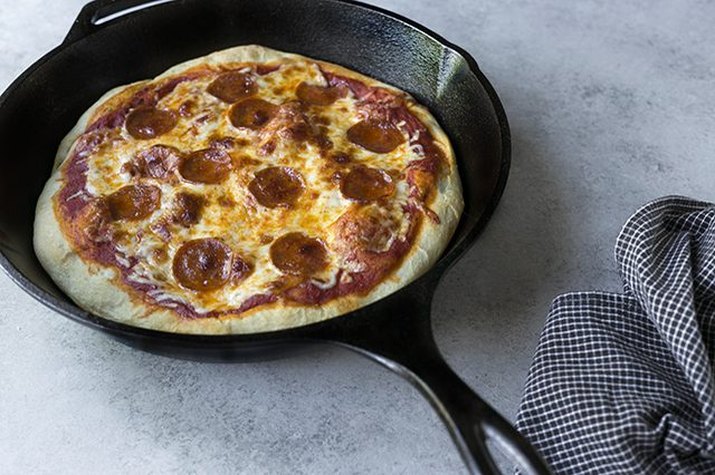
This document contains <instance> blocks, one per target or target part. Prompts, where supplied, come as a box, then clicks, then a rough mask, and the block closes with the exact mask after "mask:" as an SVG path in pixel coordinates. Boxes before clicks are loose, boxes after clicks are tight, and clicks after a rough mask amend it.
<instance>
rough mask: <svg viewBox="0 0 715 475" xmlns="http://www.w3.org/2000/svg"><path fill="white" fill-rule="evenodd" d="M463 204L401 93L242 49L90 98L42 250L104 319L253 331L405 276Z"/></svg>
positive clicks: (344, 72) (418, 111)
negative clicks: (97, 98) (95, 99)
mask: <svg viewBox="0 0 715 475" xmlns="http://www.w3.org/2000/svg"><path fill="white" fill-rule="evenodd" d="M462 208H463V201H462V193H461V185H460V181H459V175H458V171H457V166H456V163H455V158H454V153H453V151H452V148H451V146H450V143H449V140H448V139H447V136H446V135H445V133H444V132H443V131H442V129H441V128H440V126H439V125H438V124H437V122H436V120H435V119H434V118H433V117H432V115H431V114H430V113H429V112H428V111H427V109H426V108H425V107H423V106H421V105H419V104H418V103H417V102H416V101H415V100H414V99H413V98H412V97H411V96H409V95H408V94H406V93H405V92H402V91H400V90H399V89H396V88H394V87H391V86H388V85H386V84H383V83H380V82H378V81H376V80H375V79H372V78H369V77H366V76H364V75H361V74H359V73H357V72H354V71H352V70H349V69H346V68H343V67H340V66H337V65H335V64H331V63H327V62H323V61H319V60H314V59H310V58H306V57H303V56H299V55H295V54H290V53H284V52H279V51H275V50H271V49H268V48H265V47H262V46H257V45H250V46H239V47H235V48H231V49H227V50H223V51H219V52H216V53H213V54H210V55H208V56H204V57H202V58H198V59H195V60H192V61H189V62H186V63H183V64H180V65H178V66H175V67H173V68H171V69H169V70H168V71H167V72H165V73H163V74H162V75H160V76H158V77H157V78H155V79H153V80H147V81H142V82H138V83H135V84H131V85H127V86H122V87H119V88H117V89H114V90H112V91H110V92H109V93H107V94H106V95H105V96H104V97H102V98H101V99H99V101H98V102H97V103H96V104H95V105H93V106H92V107H91V108H90V109H89V110H88V111H87V112H86V113H85V114H84V115H83V116H82V117H81V118H80V120H79V122H78V124H77V125H76V127H75V128H74V129H73V130H72V131H71V132H70V133H69V135H68V136H67V137H66V138H65V139H64V140H63V142H62V143H61V145H60V147H59V151H58V153H57V158H56V161H55V166H54V170H53V173H52V175H51V177H50V179H49V180H48V182H47V184H46V185H45V188H44V190H43V192H42V194H41V196H40V198H39V201H38V204H37V212H36V218H35V230H34V246H35V251H36V254H37V256H38V258H39V260H40V262H41V263H42V265H43V267H44V268H45V269H46V271H47V272H48V274H49V275H50V276H51V277H52V279H53V280H54V281H55V282H56V283H57V285H58V286H59V287H60V288H61V289H62V290H63V291H64V292H65V293H66V294H67V295H68V296H69V297H70V298H72V299H73V300H74V301H75V302H76V303H77V304H78V305H79V306H80V307H82V308H84V309H85V310H87V311H89V312H91V313H94V314H96V315H98V316H101V317H105V318H108V319H111V320H115V321H119V322H122V323H127V324H130V325H134V326H139V327H144V328H151V329H156V330H162V331H170V332H179V333H194V334H196V333H198V334H231V333H255V332H263V331H272V330H279V329H283V328H290V327H296V326H301V325H306V324H309V323H313V322H317V321H320V320H324V319H327V318H331V317H335V316H338V315H341V314H344V313H346V312H349V311H351V310H354V309H356V308H358V307H361V306H364V305H367V304H369V303H370V302H373V301H375V300H377V299H379V298H381V297H384V296H385V295H388V294H390V293H392V292H394V291H395V290H397V289H399V288H400V287H402V286H404V285H406V284H407V283H409V282H410V281H412V280H413V279H415V278H417V277H418V276H419V275H421V274H422V273H424V272H425V271H426V270H427V269H428V268H429V267H430V266H431V265H432V264H433V263H434V262H435V261H436V260H437V258H438V257H439V256H440V254H441V253H442V251H443V250H444V248H445V247H446V245H447V243H448V241H449V240H450V237H451V236H452V234H453V232H454V230H455V228H456V225H457V222H458V221H459V217H460V214H461V212H462Z"/></svg>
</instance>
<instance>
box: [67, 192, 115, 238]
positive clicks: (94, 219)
mask: <svg viewBox="0 0 715 475" xmlns="http://www.w3.org/2000/svg"><path fill="white" fill-rule="evenodd" d="M111 220H112V216H111V214H110V212H109V207H108V206H107V201H106V200H105V199H103V198H97V199H93V200H92V201H90V202H89V203H87V204H86V205H85V206H84V207H82V209H80V211H79V213H78V214H77V217H76V218H75V219H74V220H73V221H72V225H73V226H75V227H76V229H77V231H78V232H79V233H80V235H81V236H84V238H86V239H88V240H90V241H97V240H106V239H109V238H110V236H111V234H110V233H111V231H110V230H109V228H108V227H107V224H108V223H109V222H110V221H111Z"/></svg>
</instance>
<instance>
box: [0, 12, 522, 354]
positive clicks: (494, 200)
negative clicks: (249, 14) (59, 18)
mask: <svg viewBox="0 0 715 475" xmlns="http://www.w3.org/2000/svg"><path fill="white" fill-rule="evenodd" d="M326 1H327V2H328V3H342V4H345V5H349V6H351V7H354V8H360V9H363V10H367V11H368V12H369V14H380V15H383V16H385V17H387V18H389V19H390V20H393V21H397V22H400V23H403V24H404V25H405V26H407V27H409V28H410V29H412V30H415V31H416V32H417V33H419V34H420V35H422V36H424V37H426V38H427V39H428V40H430V41H433V42H436V43H437V44H439V45H440V46H441V47H442V48H444V49H446V50H451V51H452V53H454V54H456V55H457V56H458V57H460V58H461V59H463V60H464V61H465V63H466V64H467V67H468V69H469V71H470V72H471V73H472V74H473V75H474V76H475V78H476V79H477V81H478V82H479V84H480V85H481V86H482V88H484V92H485V93H486V94H487V97H488V98H489V102H490V103H491V105H492V108H493V109H494V115H495V117H496V120H497V125H498V129H499V134H500V138H501V141H500V146H501V157H500V163H499V169H498V172H497V173H498V174H497V180H496V182H495V183H494V185H493V190H492V193H491V194H490V195H489V198H488V200H487V202H486V203H485V205H484V207H483V208H482V210H481V214H480V215H479V218H478V219H477V221H476V222H475V223H474V225H473V227H472V228H471V229H470V230H469V231H467V233H466V234H465V236H464V237H463V238H462V239H461V240H460V241H459V242H457V243H456V244H455V245H454V246H453V247H451V248H448V250H446V252H444V253H443V254H442V255H441V256H440V258H439V260H438V261H437V262H436V263H435V264H434V265H433V266H432V267H431V268H430V269H428V270H427V271H426V272H425V273H424V274H423V275H421V276H420V277H418V278H417V279H415V280H414V281H412V282H410V283H409V284H407V285H405V286H404V287H402V288H400V289H398V290H397V291H395V292H394V293H392V294H390V295H387V296H385V297H383V298H382V299H380V300H377V301H375V302H373V303H371V304H368V305H366V306H363V307H359V308H357V309H355V310H353V311H351V312H348V313H345V314H343V315H338V316H335V317H331V318H329V319H327V320H323V321H320V322H316V323H312V324H308V325H304V326H299V327H292V328H286V329H282V330H274V331H269V332H261V333H246V334H226V335H203V334H186V333H173V332H167V331H160V330H152V329H148V328H142V327H136V326H132V325H127V324H124V323H119V322H116V321H114V320H110V319H107V318H104V317H100V316H97V315H95V314H93V313H90V312H87V311H85V310H84V309H82V308H80V307H79V306H77V305H76V304H74V303H71V302H70V301H62V300H60V299H58V298H56V297H55V296H53V295H51V294H50V293H49V292H47V291H45V290H43V289H42V288H40V287H39V286H38V285H36V284H35V283H34V281H33V280H31V279H30V278H28V277H27V276H25V274H24V273H22V272H21V271H20V270H19V269H18V268H17V267H15V265H14V264H13V263H12V262H11V261H10V260H9V259H8V258H7V256H6V255H5V251H4V250H3V249H2V248H0V267H2V268H3V270H4V271H5V273H6V274H7V275H8V276H9V277H10V279H11V280H12V281H13V282H14V283H15V284H17V285H18V286H19V287H20V288H22V290H24V291H25V292H26V293H27V294H29V295H30V296H31V297H33V298H34V299H35V300H37V301H39V302H40V303H42V304H43V305H45V306H46V307H48V308H50V309H52V310H54V311H55V312H57V313H59V314H61V315H63V316H65V317H67V318H69V319H71V320H73V321H76V322H78V323H81V324H83V325H86V326H89V327H91V328H93V329H95V330H100V331H103V332H107V333H110V334H112V335H114V336H120V337H122V338H131V339H132V340H135V341H156V340H161V341H162V342H163V343H177V344H181V343H194V344H199V345H201V346H204V345H205V344H210V345H213V346H219V345H220V344H232V345H233V344H260V343H265V344H267V345H270V344H273V343H276V344H277V343H281V341H291V340H293V341H296V340H309V339H310V334H311V333H317V331H316V332H313V330H319V329H321V328H324V327H326V326H327V325H329V324H331V323H332V324H334V323H337V322H340V321H344V320H347V319H350V318H351V317H358V315H356V314H358V313H369V312H371V311H375V310H377V307H378V306H379V305H380V303H382V302H384V301H386V300H387V299H393V298H396V297H399V296H400V295H402V294H407V293H409V292H414V291H415V289H416V288H417V287H418V286H420V285H423V286H426V287H427V288H428V290H429V292H430V293H431V294H433V293H434V290H435V288H436V286H437V284H438V283H439V280H440V279H441V277H442V276H443V275H444V273H445V272H446V271H447V270H448V269H449V268H450V267H451V266H452V265H454V264H455V263H456V262H457V261H458V260H459V259H460V258H461V257H462V256H463V255H464V253H465V252H466V251H467V250H468V249H469V248H471V247H472V246H473V245H474V243H475V242H476V240H477V238H478V236H479V234H481V232H482V231H483V230H484V228H485V227H486V224H487V223H488V221H489V219H490V218H491V216H492V214H493V213H494V210H495V209H496V206H497V204H498V203H499V201H500V199H501V197H502V195H503V193H504V189H505V187H506V182H507V178H508V176H509V169H510V165H511V132H510V129H509V123H508V119H507V116H506V112H505V110H504V107H503V105H502V103H501V101H500V99H499V96H498V95H497V93H496V90H495V89H494V87H493V86H492V84H491V83H490V82H489V80H488V79H487V77H486V76H485V75H484V74H483V73H482V71H481V69H480V68H479V65H478V64H477V61H476V60H475V59H474V57H473V56H472V55H471V54H470V53H468V52H467V51H466V50H464V49H463V48H461V47H460V46H457V45H456V44H454V43H452V42H451V41H449V40H447V39H445V38H444V37H442V36H441V35H439V34H438V33H436V32H434V31H432V30H431V29H429V28H427V27H425V26H423V25H421V24H419V23H417V22H416V21H414V20H411V19H409V18H407V17H405V16H403V15H401V14H399V13H395V12H392V11H389V10H387V9H384V8H382V7H379V6H374V5H369V4H366V3H362V2H360V1H357V0H326ZM92 3H93V2H90V3H87V4H86V5H85V6H84V7H83V8H82V9H81V10H80V13H79V14H78V17H77V19H76V20H75V21H74V22H73V24H72V26H71V27H70V30H69V32H68V34H67V36H66V37H65V39H64V40H63V42H62V43H60V44H59V45H58V46H56V47H54V48H53V49H52V50H50V51H49V52H47V53H46V54H45V55H43V56H42V57H40V58H39V59H38V60H37V61H35V62H34V63H33V64H32V65H30V66H29V67H28V68H27V69H25V70H24V71H23V72H22V73H21V74H20V75H19V76H18V77H17V78H16V79H15V80H14V81H12V82H11V83H10V85H9V86H8V87H7V88H6V89H5V91H4V92H3V93H2V94H1V95H0V110H2V107H3V105H4V104H5V102H6V101H7V99H8V97H10V96H11V95H12V94H13V92H14V91H15V90H16V89H17V88H18V87H19V86H20V85H21V84H22V83H23V82H24V81H26V80H27V79H28V78H30V77H31V76H32V75H33V73H35V72H36V71H37V70H38V69H39V68H40V67H42V66H43V65H44V64H45V63H47V62H49V61H51V60H52V59H53V58H54V57H55V56H57V55H58V54H60V53H61V52H62V51H63V50H64V49H66V48H68V47H69V46H71V45H73V44H74V43H77V42H79V41H84V40H86V39H87V38H89V37H91V36H92V35H93V34H95V33H98V32H100V31H102V30H103V29H104V28H105V27H111V26H115V27H116V26H117V25H120V24H121V22H122V21H126V20H127V19H128V18H130V17H132V18H136V17H138V16H141V15H143V14H146V12H147V11H149V10H152V9H155V8H156V9H160V8H162V7H166V6H169V7H171V6H172V5H179V2H176V1H170V2H166V3H161V4H155V5H151V6H149V7H148V8H145V9H141V10H138V11H133V12H131V13H129V14H127V15H122V16H119V17H117V18H114V19H112V20H110V21H107V22H106V23H103V24H101V25H93V26H92V28H90V29H89V31H85V32H80V34H74V33H75V32H76V29H77V28H80V29H81V28H86V26H82V25H80V24H79V23H78V22H79V20H80V19H81V18H82V15H83V13H84V12H85V9H86V8H87V7H88V6H89V5H91V4H92ZM100 3H101V2H100ZM105 7H106V5H105ZM100 9H101V6H100ZM98 11H100V10H97V11H95V13H94V15H95V16H96V15H97V12H98ZM93 19H94V18H93ZM72 36H75V37H74V38H72V39H70V38H71V37H72ZM446 132H447V135H448V136H449V131H448V130H447V131H446ZM460 161H461V160H460V157H459V156H457V164H458V166H459V163H460ZM463 220H464V215H462V217H461V219H460V223H461V222H462V221H463ZM360 317H363V315H360Z"/></svg>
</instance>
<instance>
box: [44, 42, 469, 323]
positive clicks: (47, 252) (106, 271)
mask: <svg viewBox="0 0 715 475" xmlns="http://www.w3.org/2000/svg"><path fill="white" fill-rule="evenodd" d="M285 58H304V57H302V56H299V55H295V54H291V53H284V52H280V51H276V50H272V49H269V48H265V47H262V46H258V45H249V46H238V47H235V48H231V49H227V50H223V51H219V52H216V53H212V54H210V55H208V56H205V57H202V58H197V59H194V60H191V61H187V62H185V63H182V64H179V65H177V66H174V67H172V68H171V69H169V70H168V71H166V72H165V73H163V74H162V75H160V76H158V77H157V78H156V79H161V78H164V77H167V76H172V75H176V74H179V73H182V72H184V71H187V70H189V69H192V68H194V67H197V66H202V65H207V64H216V65H218V64H225V63H231V62H237V63H240V62H269V61H278V60H281V59H285ZM310 60H311V61H314V62H316V63H318V64H326V65H328V66H329V67H330V68H331V69H332V70H333V71H337V72H338V73H339V74H341V75H344V76H347V77H352V78H356V79H359V80H360V81H362V82H364V83H366V84H368V85H371V86H379V87H383V88H387V89H390V90H393V91H397V92H399V93H401V94H404V92H402V91H400V90H399V89H396V88H394V87H392V86H389V85H386V84H383V83H381V82H379V81H376V80H374V79H372V78H369V77H366V76H363V75H361V74H358V73H356V72H354V71H351V70H349V69H346V68H342V67H340V66H336V65H334V64H332V63H324V62H321V61H318V60H314V59H310ZM148 82H150V81H142V82H138V83H134V84H130V85H126V86H121V87H118V88H115V89H113V90H112V91H109V92H108V93H107V94H105V95H104V96H103V97H102V98H100V99H99V100H98V101H97V102H96V103H95V104H94V105H93V106H92V107H91V108H90V109H89V110H88V111H87V112H86V113H85V114H83V115H82V117H81V118H80V120H79V122H78V123H77V125H76V126H75V127H74V128H73V129H72V130H71V131H70V133H69V134H68V135H67V137H65V139H64V140H63V141H62V143H61V145H60V147H59V150H58V152H57V157H56V159H55V164H54V169H53V173H52V176H51V177H50V179H49V180H48V182H47V184H46V185H45V188H44V190H43V192H42V194H41V196H40V198H39V200H38V203H37V209H36V216H35V233H34V247H35V252H36V254H37V256H38V258H39V260H40V263H41V264H42V266H43V267H44V268H45V270H46V271H47V272H48V273H49V274H50V276H51V277H52V279H53V280H54V281H55V282H56V283H57V285H58V286H59V287H60V288H61V289H62V290H63V291H64V292H65V293H66V294H67V295H68V296H70V298H72V299H73V300H74V301H75V302H76V303H77V304H78V305H79V306H80V307H82V308H84V309H86V310H88V311H90V312H92V313H94V314H96V315H98V316H101V317H105V318H108V319H111V320H115V321H118V322H121V323H125V324H128V325H133V326H137V327H142V328H150V329H155V330H161V331H167V332H175V333H192V334H238V333H259V332H267V331H274V330H281V329H285V328H291V327H298V326H303V325H308V324H310V323H315V322H319V321H322V320H325V319H328V318H332V317H336V316H339V315H342V314H345V313H347V312H349V311H352V310H354V309H356V308H359V307H363V306H365V305H368V304H370V303H372V302H374V301H376V300H379V299H381V298H383V297H385V296H387V295H389V294H391V293H393V292H395V291H396V290H398V289H400V288H401V287H404V286H405V285H406V284H408V283H409V282H411V281H413V280H414V279H416V278H417V277H419V276H420V275H422V274H423V273H424V272H425V271H427V270H428V269H429V268H430V267H431V266H432V265H433V264H434V263H435V262H436V261H437V259H438V258H439V256H440V255H441V254H442V252H443V250H444V249H445V248H446V246H447V244H448V242H449V240H450V238H451V237H452V234H453V233H454V230H455V229H456V227H457V223H458V222H459V218H460V215H461V212H462V209H463V199H462V188H461V183H460V180H459V174H458V170H457V165H456V160H455V155H454V151H453V150H452V147H451V145H450V142H449V139H448V138H447V136H446V134H445V133H444V131H443V130H442V129H441V127H440V126H439V124H438V123H437V121H436V120H435V119H434V117H432V115H431V114H430V113H429V112H428V111H427V109H426V108H424V107H422V106H420V105H417V104H416V103H414V102H411V103H410V106H409V108H410V111H411V112H412V113H413V114H415V115H417V117H418V118H419V119H420V120H421V121H422V122H423V123H424V124H425V126H426V127H427V128H428V129H429V131H430V132H431V133H432V135H433V137H434V139H435V143H436V144H438V146H439V147H440V148H441V149H442V151H443V152H444V155H445V157H446V160H447V162H448V163H449V170H448V171H446V172H445V173H442V174H441V175H440V177H439V180H438V182H437V187H438V193H437V194H436V197H435V199H434V200H433V201H432V203H431V206H430V208H431V209H432V210H433V211H434V212H435V213H436V214H437V216H439V219H440V224H439V225H437V224H435V223H434V222H432V221H431V220H429V219H423V220H422V226H421V229H420V230H419V231H418V233H417V236H416V240H415V242H414V244H413V246H412V247H411V249H410V250H409V252H408V253H407V255H406V256H405V257H404V258H403V261H402V263H401V264H400V265H399V267H398V268H397V269H396V270H395V271H394V272H393V273H392V274H390V275H389V276H388V277H387V278H386V280H384V281H383V282H381V283H380V284H378V285H377V286H375V287H374V288H373V289H372V290H371V291H369V292H368V293H367V295H364V296H356V295H349V296H345V297H341V298H338V299H335V300H332V301H329V302H327V303H325V304H323V305H321V306H320V307H290V306H286V305H284V304H281V303H280V302H277V303H273V304H268V305H262V306H259V307H257V308H255V309H253V310H249V311H247V312H244V313H243V314H241V315H240V316H238V317H224V318H203V319H185V318H182V317H179V316H178V315H177V314H175V313H174V312H173V311H171V310H169V309H164V308H161V307H155V306H152V305H150V304H147V303H144V302H143V301H141V300H139V299H138V298H136V297H133V296H131V295H130V294H129V293H128V292H127V291H125V290H124V287H123V286H122V284H118V283H116V282H118V281H119V272H118V271H117V270H115V269H113V268H108V267H105V266H101V265H99V264H97V263H95V262H89V261H86V260H84V259H82V258H81V257H80V256H79V255H78V254H77V253H76V252H75V251H74V250H73V249H72V246H71V244H70V242H69V241H68V239H67V238H66V237H65V235H64V234H63V232H62V230H61V227H60V223H59V222H58V219H57V216H56V213H55V210H54V205H53V201H54V200H53V197H54V196H55V194H56V193H57V192H58V191H59V189H60V187H61V184H62V181H61V175H60V171H61V170H60V167H61V165H62V163H63V162H64V160H65V159H66V158H67V157H69V156H70V154H71V152H72V149H73V147H74V145H75V143H76V140H77V138H78V137H79V136H80V135H81V134H82V133H83V131H84V130H85V128H86V127H87V125H88V124H89V123H91V122H92V121H93V119H94V118H95V117H97V116H99V115H101V114H102V113H103V112H104V110H106V109H108V108H111V106H112V104H115V103H117V102H121V101H122V100H123V99H124V98H126V97H127V96H128V95H130V94H133V93H134V91H135V90H136V89H137V88H139V87H141V86H142V85H144V84H146V83H148Z"/></svg>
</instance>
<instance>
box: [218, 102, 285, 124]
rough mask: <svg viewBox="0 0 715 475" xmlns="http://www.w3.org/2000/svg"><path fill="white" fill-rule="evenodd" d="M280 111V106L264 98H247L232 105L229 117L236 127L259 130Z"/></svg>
mask: <svg viewBox="0 0 715 475" xmlns="http://www.w3.org/2000/svg"><path fill="white" fill-rule="evenodd" d="M277 112H278V106H277V105H275V104H271V103H270V102H268V101H264V100H263V99H246V100H244V101H241V102H239V103H237V104H234V105H233V106H231V109H230V110H229V112H228V118H229V120H230V121H231V124H233V126H234V127H247V128H249V129H254V130H258V129H260V128H261V127H263V126H264V125H266V124H267V123H268V121H270V120H271V119H272V118H273V117H274V116H275V115H276V113H277Z"/></svg>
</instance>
